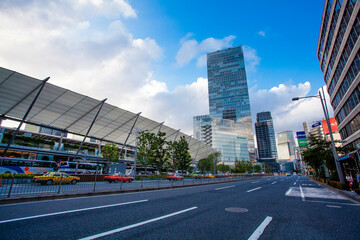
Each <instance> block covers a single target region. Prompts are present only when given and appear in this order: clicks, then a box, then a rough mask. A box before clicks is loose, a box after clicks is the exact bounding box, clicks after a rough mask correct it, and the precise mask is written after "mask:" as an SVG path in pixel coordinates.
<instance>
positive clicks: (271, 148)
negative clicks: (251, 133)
mask: <svg viewBox="0 0 360 240" xmlns="http://www.w3.org/2000/svg"><path fill="white" fill-rule="evenodd" d="M255 133H256V142H257V147H258V154H259V160H260V161H261V160H262V159H274V160H276V158H277V149H276V139H275V131H274V124H273V121H272V117H271V113H270V112H260V113H257V114H256V123H255Z"/></svg>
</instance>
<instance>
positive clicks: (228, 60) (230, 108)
mask: <svg viewBox="0 0 360 240" xmlns="http://www.w3.org/2000/svg"><path fill="white" fill-rule="evenodd" d="M207 70H208V90H209V110H210V114H209V115H210V117H213V118H219V119H226V120H232V121H235V122H237V123H241V124H240V125H241V126H242V127H244V128H245V131H246V134H247V140H248V151H249V156H250V158H251V159H252V158H254V159H255V144H254V133H253V128H252V120H251V111H250V99H249V92H248V86H247V80H246V71H245V62H244V54H243V50H242V47H241V46H238V47H234V48H229V49H225V50H222V51H217V52H213V53H209V54H208V55H207ZM235 125H236V124H235ZM241 137H242V136H241Z"/></svg>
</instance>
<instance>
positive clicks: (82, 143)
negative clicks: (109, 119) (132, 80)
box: [74, 98, 107, 174]
mask: <svg viewBox="0 0 360 240" xmlns="http://www.w3.org/2000/svg"><path fill="white" fill-rule="evenodd" d="M106 100H107V98H105V99H104V100H102V101H101V104H100V107H99V110H98V111H97V113H96V115H95V117H94V119H93V120H92V122H91V124H90V127H89V129H88V130H87V132H86V134H85V136H84V139H83V140H82V142H81V144H80V147H79V149H78V150H77V152H76V154H75V157H74V160H75V159H76V157H77V155H78V154H79V152H80V150H81V148H82V146H83V145H84V142H85V139H86V138H87V136H88V135H89V132H90V130H91V128H92V126H93V125H94V123H95V121H96V118H97V116H98V115H99V113H100V111H101V108H102V107H103V106H104V103H105V101H106ZM75 174H76V172H75Z"/></svg>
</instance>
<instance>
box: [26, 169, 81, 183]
mask: <svg viewBox="0 0 360 240" xmlns="http://www.w3.org/2000/svg"><path fill="white" fill-rule="evenodd" d="M60 181H61V184H63V183H70V184H76V183H77V182H79V181H80V178H79V177H75V176H70V175H68V174H66V173H60V172H48V173H45V174H44V175H42V176H36V177H34V178H33V182H34V183H41V185H45V184H47V185H51V184H54V183H55V184H58V183H60Z"/></svg>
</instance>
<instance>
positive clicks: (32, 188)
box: [0, 174, 266, 199]
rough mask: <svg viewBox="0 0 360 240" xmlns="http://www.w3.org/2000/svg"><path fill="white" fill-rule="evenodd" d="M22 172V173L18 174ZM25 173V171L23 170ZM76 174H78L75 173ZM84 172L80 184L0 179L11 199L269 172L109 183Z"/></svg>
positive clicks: (3, 195)
mask: <svg viewBox="0 0 360 240" xmlns="http://www.w3.org/2000/svg"><path fill="white" fill-rule="evenodd" d="M18 176H20V175H19V174H18ZM22 176H23V174H22ZM72 176H75V175H72ZM77 176H80V181H79V182H77V183H76V184H65V183H64V181H63V180H62V177H61V179H60V181H59V182H58V183H57V184H40V183H35V182H33V180H32V179H31V178H18V177H17V175H16V174H12V175H11V178H7V179H0V181H1V186H0V199H8V198H12V197H16V198H19V197H37V196H44V195H64V194H72V193H73V194H74V193H76V194H78V193H92V192H119V191H120V192H122V191H137V190H142V189H148V190H149V189H161V188H171V187H173V188H175V187H182V186H195V185H205V184H213V183H223V182H229V181H241V180H247V179H256V178H261V177H264V176H266V175H256V176H251V175H250V176H248V175H236V176H231V177H218V178H200V179H195V178H192V177H186V178H184V179H183V180H178V181H175V180H168V179H166V177H159V178H153V179H144V177H140V178H139V179H137V180H135V181H133V182H122V181H119V182H118V183H109V182H107V181H104V177H105V175H100V174H99V175H98V174H92V175H77Z"/></svg>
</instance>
